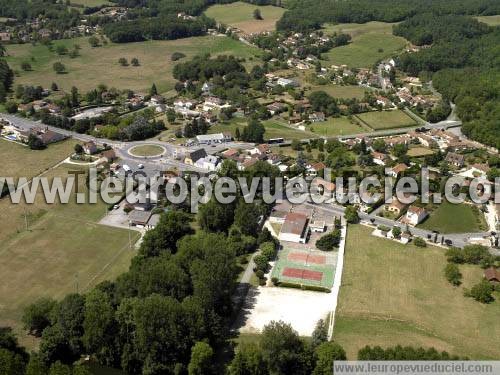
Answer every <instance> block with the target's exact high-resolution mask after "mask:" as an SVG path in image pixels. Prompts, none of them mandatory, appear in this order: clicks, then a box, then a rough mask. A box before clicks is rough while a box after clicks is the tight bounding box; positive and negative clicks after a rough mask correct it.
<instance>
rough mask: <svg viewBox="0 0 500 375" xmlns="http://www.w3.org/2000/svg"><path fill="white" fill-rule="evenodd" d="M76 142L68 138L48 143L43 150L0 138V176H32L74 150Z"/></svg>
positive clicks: (64, 157)
mask: <svg viewBox="0 0 500 375" xmlns="http://www.w3.org/2000/svg"><path fill="white" fill-rule="evenodd" d="M75 144H76V142H75V141H73V140H71V139H68V140H66V141H63V142H58V143H54V144H52V145H50V146H49V147H47V148H46V149H45V150H38V151H35V150H30V148H29V147H25V146H22V145H19V144H17V143H14V142H9V141H6V140H4V139H0V160H1V163H2V164H1V166H0V171H1V173H0V176H2V177H14V178H18V177H26V178H28V179H29V178H32V177H34V176H36V175H38V174H40V173H42V172H43V171H45V170H46V169H47V168H50V167H52V166H54V165H56V164H57V163H58V162H60V161H62V160H64V159H66V158H67V157H68V156H69V155H70V154H71V153H72V152H74V147H75Z"/></svg>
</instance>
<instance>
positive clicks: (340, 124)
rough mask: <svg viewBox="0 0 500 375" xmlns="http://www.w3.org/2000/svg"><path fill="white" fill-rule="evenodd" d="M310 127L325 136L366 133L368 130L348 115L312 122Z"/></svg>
mask: <svg viewBox="0 0 500 375" xmlns="http://www.w3.org/2000/svg"><path fill="white" fill-rule="evenodd" d="M310 129H311V131H313V132H314V133H315V134H318V135H321V136H325V137H333V136H342V135H347V134H358V133H366V132H367V131H368V130H367V129H366V128H364V127H362V126H360V125H358V124H355V123H354V122H351V121H350V120H349V119H348V118H347V117H338V118H333V117H330V118H328V119H327V121H324V122H315V123H313V124H311V126H310Z"/></svg>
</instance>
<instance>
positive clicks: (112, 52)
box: [6, 36, 260, 93]
mask: <svg viewBox="0 0 500 375" xmlns="http://www.w3.org/2000/svg"><path fill="white" fill-rule="evenodd" d="M75 44H77V45H79V46H80V47H81V49H80V50H79V54H80V56H78V57H76V58H74V59H72V58H70V57H69V56H68V55H64V56H59V55H57V54H56V52H55V48H56V47H57V46H58V45H64V46H66V47H67V48H68V49H69V50H71V49H73V46H74V45H75ZM6 48H7V54H8V57H7V61H8V62H9V64H10V66H11V67H12V68H13V69H14V70H17V71H18V72H19V76H16V78H15V82H14V85H17V84H24V85H41V86H43V87H50V85H51V83H52V82H56V83H57V85H58V86H59V87H60V88H62V89H64V90H66V91H69V90H70V89H71V87H72V86H75V87H77V88H78V89H79V90H80V91H81V92H85V91H88V90H91V89H94V88H96V87H97V85H99V84H101V83H102V84H105V85H107V86H108V87H116V88H117V89H131V90H135V91H139V92H144V93H145V92H148V90H149V89H150V87H151V85H152V84H153V83H155V84H156V86H157V88H158V90H159V92H162V93H163V92H167V91H169V90H171V89H173V87H174V85H175V79H174V78H173V76H172V70H173V67H174V65H176V64H177V63H180V62H183V61H187V60H189V59H190V58H192V57H193V56H195V55H200V54H204V53H210V54H212V55H214V56H216V55H221V54H231V55H234V56H238V57H241V58H245V59H247V60H252V59H253V57H254V56H257V55H259V54H260V51H259V50H258V49H257V48H256V47H251V46H248V45H245V44H243V43H241V42H239V41H237V40H234V39H231V38H228V37H225V36H202V37H193V38H185V39H177V40H153V41H145V42H139V43H120V44H115V43H110V42H108V43H107V44H105V45H102V46H101V47H96V48H92V47H91V46H90V45H89V43H88V38H76V39H65V40H59V41H56V42H54V52H51V51H50V50H49V49H48V48H47V47H46V46H44V45H41V44H37V45H35V46H33V45H31V44H28V43H27V44H15V45H14V44H13V45H8V46H7V47H6ZM174 52H182V53H184V54H185V55H186V57H185V58H183V59H181V60H180V61H177V62H174V61H171V59H170V58H171V56H172V54H173V53H174ZM120 57H124V58H126V59H127V60H128V61H129V62H130V60H131V59H132V58H134V57H137V58H138V59H139V63H140V66H137V67H134V66H132V65H129V66H125V67H123V66H121V65H120V64H119V63H118V59H119V58H120ZM57 61H60V62H62V63H63V64H64V65H65V66H66V70H67V73H66V74H56V73H55V72H54V70H53V68H52V65H53V64H54V63H55V62H57ZM23 62H29V63H30V64H31V67H32V71H28V72H25V71H23V70H22V69H21V64H22V63H23ZM248 65H249V66H250V65H251V61H249V62H248ZM104 73H105V74H104Z"/></svg>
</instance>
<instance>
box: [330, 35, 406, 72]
mask: <svg viewBox="0 0 500 375" xmlns="http://www.w3.org/2000/svg"><path fill="white" fill-rule="evenodd" d="M405 45H406V40H405V39H404V38H401V37H398V36H394V35H391V34H384V33H375V32H374V33H365V34H360V35H358V36H355V37H353V38H352V41H351V43H350V44H348V45H346V46H341V47H337V48H333V49H331V50H330V51H329V52H328V53H325V54H324V56H325V57H326V59H327V60H328V61H329V62H330V63H331V64H335V65H343V64H345V65H347V66H349V67H352V68H369V67H371V66H373V65H374V64H375V63H377V62H378V61H380V60H383V59H386V58H389V57H391V56H394V55H396V54H398V53H399V52H400V51H402V49H403V48H404V46H405Z"/></svg>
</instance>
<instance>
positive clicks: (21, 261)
mask: <svg viewBox="0 0 500 375" xmlns="http://www.w3.org/2000/svg"><path fill="white" fill-rule="evenodd" d="M33 162H35V161H33ZM75 168H78V167H75V166H66V165H62V166H60V167H58V168H56V169H54V170H51V171H49V172H48V173H47V176H48V177H50V178H51V177H55V176H61V177H63V178H64V177H66V176H67V175H68V171H69V170H70V169H71V170H75ZM2 173H3V172H2ZM80 188H81V189H82V190H81V191H85V189H86V188H85V182H84V180H83V179H82V181H81V182H80ZM105 212H106V205H105V204H104V203H102V202H99V203H98V204H76V203H75V202H74V201H70V203H69V204H64V205H63V204H60V203H59V204H47V203H45V201H44V199H43V196H42V194H41V193H40V194H38V195H37V198H36V201H35V203H34V204H32V205H27V204H22V203H21V204H12V203H10V201H9V200H8V199H6V198H4V199H2V200H0V222H1V223H2V225H1V226H0V241H1V244H2V245H1V246H0V263H1V264H2V272H1V273H0V301H2V303H1V304H0V325H1V326H4V325H7V326H11V327H13V328H14V329H15V331H16V333H17V334H18V335H19V337H20V339H21V342H22V343H23V344H25V345H27V346H28V347H33V346H34V345H36V343H35V342H34V341H33V338H32V337H28V336H26V335H25V333H24V332H23V330H22V326H21V323H20V318H21V315H22V311H23V309H24V307H25V306H26V305H28V304H29V303H31V302H33V301H34V300H36V299H37V298H40V297H42V296H48V297H52V298H56V299H57V298H61V297H63V296H64V295H65V294H67V293H70V292H74V291H75V290H76V288H77V285H78V290H79V291H80V292H84V291H86V290H88V289H89V288H90V287H92V286H93V285H96V284H97V283H99V282H101V281H104V280H106V279H113V278H115V277H117V276H118V275H120V274H121V273H123V272H124V271H126V270H127V269H128V267H129V265H130V260H131V258H132V257H133V255H134V254H135V252H134V251H131V250H130V249H129V246H128V243H129V239H128V231H127V230H126V229H119V228H112V227H107V226H103V225H99V224H97V222H98V221H99V219H100V218H101V217H102V216H103V215H104V214H105ZM25 215H26V217H27V220H26V221H27V223H28V230H26V221H25ZM131 234H132V241H134V242H135V241H136V240H137V238H138V233H137V232H135V231H133V232H131Z"/></svg>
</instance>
